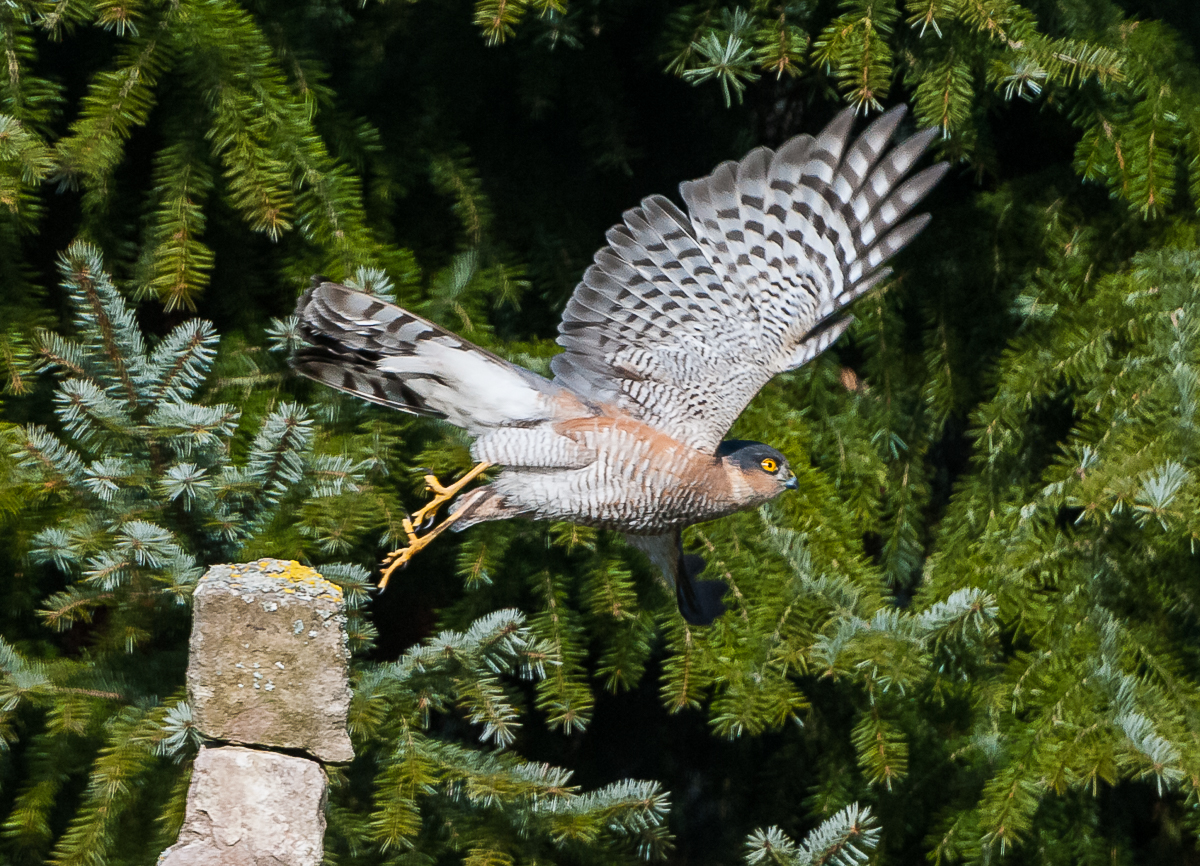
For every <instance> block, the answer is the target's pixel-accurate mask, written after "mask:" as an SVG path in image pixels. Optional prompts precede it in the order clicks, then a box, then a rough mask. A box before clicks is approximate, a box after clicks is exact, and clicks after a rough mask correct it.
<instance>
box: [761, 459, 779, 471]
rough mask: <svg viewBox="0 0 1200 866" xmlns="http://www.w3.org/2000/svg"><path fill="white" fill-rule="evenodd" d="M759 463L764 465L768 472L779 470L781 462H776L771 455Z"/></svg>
mask: <svg viewBox="0 0 1200 866" xmlns="http://www.w3.org/2000/svg"><path fill="white" fill-rule="evenodd" d="M759 465H760V466H762V468H763V469H764V470H766V471H767V472H777V471H779V464H778V463H776V462H775V461H774V460H772V459H771V458H770V457H767V458H765V459H764V460H763V462H762V463H760V464H759Z"/></svg>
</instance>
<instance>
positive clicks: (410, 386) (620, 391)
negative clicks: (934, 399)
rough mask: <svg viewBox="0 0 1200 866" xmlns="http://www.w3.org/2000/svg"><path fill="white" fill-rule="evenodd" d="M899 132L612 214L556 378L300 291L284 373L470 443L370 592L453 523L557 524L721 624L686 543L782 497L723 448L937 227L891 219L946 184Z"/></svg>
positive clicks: (794, 156)
mask: <svg viewBox="0 0 1200 866" xmlns="http://www.w3.org/2000/svg"><path fill="white" fill-rule="evenodd" d="M903 116H904V107H903V106H898V107H897V108H894V109H892V110H891V111H888V112H887V113H885V114H883V115H882V116H880V117H879V118H878V119H876V120H875V121H874V122H873V123H871V124H870V125H869V126H868V127H867V128H866V129H865V130H864V131H863V132H862V134H861V135H860V136H859V137H858V138H857V139H856V140H854V141H853V143H850V131H851V127H852V126H853V120H854V115H853V113H852V112H851V111H850V110H846V111H844V112H842V113H841V114H839V115H838V116H837V117H836V118H835V119H834V120H833V122H831V123H830V124H829V125H828V126H827V127H826V128H825V129H824V130H823V131H822V132H821V133H820V134H819V135H817V136H816V137H815V138H814V137H813V136H809V135H800V136H797V137H795V138H793V139H791V140H790V141H788V142H786V143H785V144H784V145H783V146H782V147H780V148H779V149H778V150H775V151H772V150H769V149H768V148H765V147H759V148H756V149H755V150H752V151H751V152H750V153H749V154H747V155H746V156H745V157H744V158H743V159H742V160H741V161H740V162H732V161H731V162H725V163H722V164H721V165H719V166H717V168H716V170H715V171H714V172H713V173H712V174H710V175H709V176H707V177H704V178H701V179H699V180H694V181H688V182H685V183H683V184H681V185H680V187H679V191H680V193H681V195H682V197H683V201H684V203H685V205H686V208H687V209H686V211H684V210H681V209H680V208H679V207H678V206H676V205H675V203H674V202H672V201H671V200H670V199H667V198H665V197H663V196H657V195H655V196H650V197H648V198H645V199H643V200H642V202H641V205H640V207H636V208H633V209H632V210H628V211H626V212H625V213H624V214H623V215H622V222H621V223H619V224H618V225H616V226H614V227H613V228H611V229H610V230H609V231H608V234H607V240H608V244H607V246H605V247H603V248H602V249H601V250H600V251H599V252H598V253H596V256H595V261H594V263H593V264H592V265H591V266H590V267H589V268H588V269H587V270H586V271H585V272H584V274H583V280H582V282H580V283H579V285H578V286H577V287H576V288H575V292H574V294H573V295H572V296H571V299H570V301H569V302H568V303H567V306H566V309H565V310H564V311H563V317H562V323H561V324H560V325H559V328H558V330H559V337H558V343H559V345H561V346H562V347H563V349H564V350H565V351H563V352H562V353H561V354H559V355H557V356H556V357H555V358H554V359H553V360H552V361H551V362H550V369H551V371H552V373H553V378H552V379H547V378H545V377H543V376H540V375H538V374H536V373H534V372H531V371H529V370H526V369H524V368H522V367H519V366H517V365H515V364H512V363H510V362H508V361H506V360H504V359H503V358H501V357H499V356H497V355H495V354H493V353H491V352H488V351H486V350H485V349H482V348H480V347H479V346H476V345H473V344H472V343H470V342H468V341H467V340H464V339H463V338H462V337H459V336H457V335H455V334H453V333H451V332H450V331H447V330H446V329H445V328H442V327H441V326H440V325H436V324H434V323H433V322H430V321H428V320H426V319H423V318H421V317H420V316H417V315H414V314H413V313H410V312H408V311H407V310H403V309H400V308H399V307H396V306H393V305H392V304H388V303H386V302H384V301H382V300H379V299H378V298H375V297H373V296H371V295H368V294H365V293H363V292H359V291H356V290H354V289H351V288H347V287H346V286H342V285H338V284H336V283H332V282H328V281H325V280H324V279H322V278H320V277H316V278H314V279H313V285H312V287H311V288H309V290H308V291H307V292H305V294H304V295H303V297H301V298H300V301H299V303H298V305H297V308H296V315H297V317H298V318H299V322H300V330H301V335H302V336H303V338H304V340H305V342H306V344H305V345H304V346H303V347H302V348H300V349H299V350H298V351H297V352H296V354H295V356H294V358H293V365H294V367H295V369H296V370H298V371H299V372H300V373H302V374H304V375H306V376H309V377H311V378H313V379H315V380H317V381H319V382H322V383H324V384H326V385H329V386H330V387H333V388H337V389H339V390H342V391H346V392H348V393H351V394H355V395H357V396H359V397H361V398H363V399H365V400H369V401H371V402H373V403H378V404H381V405H383V406H389V407H391V408H393V409H398V410H400V411H402V412H409V413H412V414H416V415H426V416H430V417H434V418H441V419H444V420H446V421H449V422H450V423H451V424H454V425H456V426H458V427H461V428H463V429H464V430H466V431H467V432H468V433H470V434H471V435H472V436H474V437H475V440H474V444H473V445H472V446H471V455H472V457H473V458H474V459H475V460H476V461H477V462H478V465H477V466H476V467H475V469H473V470H472V471H471V472H470V473H468V475H467V476H464V477H463V478H462V479H460V480H459V481H458V482H456V483H455V484H451V485H449V486H446V487H443V486H442V485H441V484H439V483H438V481H437V479H436V478H434V477H432V476H429V477H427V479H426V481H427V482H428V483H429V484H430V488H431V489H432V490H433V492H434V493H435V497H434V500H433V501H432V502H431V503H430V504H429V505H428V506H426V507H425V508H424V509H422V510H421V511H419V512H417V514H415V515H413V517H412V518H411V519H410V520H409V521H407V522H406V524H405V530H406V532H407V533H408V536H409V545H408V546H407V547H406V548H403V549H402V550H398V551H396V552H394V553H393V554H391V555H390V556H389V559H388V560H387V561H385V571H384V579H383V580H382V581H381V585H383V584H386V579H387V577H389V576H390V575H391V573H392V571H393V570H394V569H395V568H397V567H399V566H400V565H401V564H403V563H404V562H407V560H408V558H409V557H410V556H411V555H412V554H413V553H415V552H416V551H417V550H420V549H421V548H423V547H424V546H426V545H427V544H428V543H429V542H430V541H431V540H432V539H433V538H434V537H435V536H436V535H437V534H438V533H440V532H441V531H443V530H444V529H445V528H447V527H448V526H450V525H453V526H454V528H455V529H465V528H467V527H469V526H472V525H474V524H477V523H480V522H482V521H485V520H501V519H505V518H509V517H525V518H531V519H534V520H558V521H569V522H572V523H576V524H582V525H584V526H592V527H597V528H601V529H609V530H615V531H617V532H621V533H623V534H624V536H625V538H626V540H627V541H628V542H629V543H630V544H632V545H633V546H634V547H635V548H637V549H638V550H641V551H643V552H644V553H645V554H646V555H647V556H648V557H649V559H650V560H651V562H652V563H653V564H654V565H656V566H657V567H659V568H660V569H661V570H662V573H663V576H664V578H665V579H666V581H667V584H668V585H669V586H671V587H672V588H673V589H674V591H675V594H676V598H677V600H678V604H679V610H680V612H681V613H682V615H683V617H684V618H685V619H686V620H687V621H688V622H690V623H694V624H707V623H710V622H712V620H713V619H714V618H715V617H717V616H719V615H720V614H721V613H722V612H723V611H724V605H723V603H722V596H723V595H724V592H725V590H726V588H727V587H726V584H725V583H724V581H720V580H699V579H698V575H699V573H700V571H701V570H702V569H703V567H704V564H703V561H702V560H701V559H700V557H698V556H694V555H688V554H684V552H683V549H682V544H681V535H680V533H681V531H682V530H683V528H684V527H686V526H689V525H691V524H693V523H699V522H701V521H707V520H712V519H714V518H718V517H723V516H725V515H728V514H732V513H733V512H735V511H740V510H742V509H744V508H750V507H753V506H757V505H761V504H763V503H765V502H768V501H770V500H772V499H774V498H775V497H776V496H778V495H779V494H780V493H782V492H783V491H785V490H788V489H795V488H796V486H797V482H796V477H795V475H793V473H792V471H791V469H790V468H789V466H788V461H787V458H786V457H784V456H783V454H781V453H780V452H779V451H777V450H776V449H774V448H772V447H771V446H769V445H764V444H762V443H760V442H749V441H743V440H736V439H735V440H727V439H724V438H723V437H724V436H725V434H726V433H727V432H728V431H729V428H730V427H731V426H732V424H733V422H734V421H735V420H736V419H737V417H738V415H739V414H741V412H742V410H743V409H744V408H745V407H746V405H747V404H748V403H749V402H750V400H751V399H752V398H753V397H754V395H755V394H757V393H758V391H759V389H761V388H762V387H763V386H764V385H765V384H766V383H767V382H768V381H770V380H771V378H772V377H774V376H776V375H778V374H779V373H782V372H784V371H785V370H792V369H795V368H796V367H799V366H800V365H802V364H804V363H805V362H807V361H809V360H811V359H812V358H814V357H815V356H816V355H818V354H819V353H821V352H822V351H823V350H824V349H826V348H827V347H828V346H829V345H830V344H831V343H832V342H833V341H834V340H836V339H837V337H838V336H839V335H840V334H841V333H842V332H843V331H845V330H846V328H847V327H848V326H849V324H850V322H851V318H850V316H849V315H848V314H847V313H846V307H847V306H848V305H849V304H850V303H851V302H852V301H854V300H855V299H856V298H859V297H862V296H863V295H864V294H866V293H867V292H868V291H870V290H871V288H873V287H874V286H876V285H878V284H879V282H880V281H881V280H883V279H884V278H886V277H887V276H888V275H889V274H890V273H891V269H890V268H886V267H883V264H884V262H886V261H887V260H888V259H889V258H890V257H891V256H892V255H894V254H895V253H896V251H897V250H899V249H900V248H901V247H903V246H904V245H905V244H907V243H908V242H909V241H910V240H912V239H913V237H914V236H916V234H917V233H918V232H919V231H920V230H921V229H922V228H924V227H925V225H926V223H927V222H928V221H929V216H928V214H922V215H920V216H915V217H912V218H909V219H905V217H906V215H907V214H908V213H909V211H910V210H911V209H912V207H913V206H914V205H915V204H917V202H919V201H920V200H921V198H922V197H924V196H925V194H926V193H928V192H929V190H930V189H931V188H932V187H933V186H934V185H935V184H936V183H937V182H938V180H940V179H941V177H942V175H943V174H944V173H945V171H946V168H947V165H946V164H945V163H941V164H939V165H935V166H933V167H931V168H926V169H924V170H923V171H920V172H918V173H916V174H914V175H912V176H911V177H909V178H908V180H905V179H904V178H905V176H906V175H908V173H909V170H910V169H911V168H912V167H913V165H914V164H915V163H916V162H917V160H918V159H919V157H920V156H921V154H922V153H923V152H924V150H925V149H926V147H928V145H929V144H930V142H931V141H932V140H933V139H934V137H935V135H936V134H937V130H936V129H930V130H926V131H925V132H921V133H918V134H916V135H914V136H912V137H911V138H909V139H907V140H906V141H904V142H903V143H901V144H899V145H897V146H895V147H892V148H891V149H889V143H890V141H891V138H892V135H893V133H894V132H895V130H896V127H897V126H898V125H899V123H900V121H901V119H902V117H903ZM491 466H500V467H502V469H501V471H500V472H499V473H498V474H497V475H496V477H495V478H494V480H492V481H491V483H489V484H486V485H483V486H481V487H477V488H475V489H473V490H471V491H469V492H467V493H465V494H462V495H461V496H460V495H458V494H459V493H460V492H461V491H462V490H463V489H464V487H465V486H466V484H467V483H468V482H470V481H471V480H473V479H474V478H475V477H477V476H478V475H479V474H480V473H481V472H483V471H484V470H485V469H487V468H488V467H491ZM456 496H457V497H458V498H457V499H456V500H455V501H454V503H453V505H452V506H451V510H450V514H449V517H447V518H446V519H445V520H444V521H443V522H442V523H441V524H439V525H437V526H435V527H433V528H431V529H429V530H428V531H427V532H422V531H421V530H422V529H423V526H422V523H423V521H425V520H427V519H428V520H431V521H432V519H433V517H434V515H435V513H436V511H437V509H438V508H439V507H440V506H441V505H443V504H445V503H446V502H449V501H450V500H451V499H453V498H454V497H456Z"/></svg>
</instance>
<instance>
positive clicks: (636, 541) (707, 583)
mask: <svg viewBox="0 0 1200 866" xmlns="http://www.w3.org/2000/svg"><path fill="white" fill-rule="evenodd" d="M625 540H626V541H627V542H628V543H629V545H630V546H631V547H635V548H637V549H638V550H640V551H641V552H642V553H644V554H646V557H647V558H648V559H649V560H650V562H651V563H653V564H654V565H656V566H658V567H659V569H661V571H662V574H663V579H664V580H666V582H667V586H669V587H671V588H672V589H674V590H675V600H676V602H678V604H679V612H680V613H681V614H682V615H683V618H684V619H685V620H687V621H688V622H690V623H691V624H692V625H711V624H712V621H713V620H715V619H716V618H717V617H719V616H720V615H721V614H723V613H724V612H725V602H723V601H722V600H721V596H723V595H725V593H726V591H727V590H728V589H729V585H728V584H727V583H725V581H723V580H700V573H701V572H702V571H704V560H703V559H702V558H701V557H699V556H696V555H695V554H694V553H684V552H683V535H682V533H681V532H680V530H678V529H674V530H672V531H671V532H665V533H663V534H661V535H626V536H625Z"/></svg>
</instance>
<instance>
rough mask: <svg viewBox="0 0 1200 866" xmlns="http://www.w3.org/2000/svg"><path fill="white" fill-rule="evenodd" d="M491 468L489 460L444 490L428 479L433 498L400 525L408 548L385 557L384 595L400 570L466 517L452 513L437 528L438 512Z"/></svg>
mask: <svg viewBox="0 0 1200 866" xmlns="http://www.w3.org/2000/svg"><path fill="white" fill-rule="evenodd" d="M491 465H492V464H491V463H487V462H486V461H485V462H483V463H480V464H479V465H477V466H476V467H475V468H474V469H472V470H471V471H470V472H468V473H467V474H466V475H464V476H463V477H462V478H460V479H458V480H457V481H455V482H454V483H453V484H451V485H450V486H449V487H443V486H442V485H441V483H440V482H439V481H438V480H437V478H436V477H434V476H433V475H426V476H425V484H426V486H427V487H428V488H429V489H430V490H431V491H432V492H433V499H432V500H430V501H429V502H428V503H426V504H425V506H424V507H422V508H421V509H420V510H419V511H417V512H416V513H415V514H411V515H409V516H407V517H405V518H404V520H402V521H401V522H400V525H401V526H402V527H403V528H404V534H405V536H407V539H408V545H407V546H406V547H401V548H399V549H397V550H393V551H392V552H391V553H389V554H388V555H387V556H385V557H384V558H383V563H382V566H383V573H382V574H381V575H380V578H379V584H378V588H379V591H380V592H382V591H383V590H385V589H387V584H388V581H389V580H390V579H391V577H392V574H393V573H394V572H395V571H396V570H397V569H400V568H404V566H406V565H407V564H408V561H409V560H410V559H412V558H413V556H415V555H416V554H417V553H419V552H420V551H421V550H424V549H425V548H426V547H428V546H429V543H430V542H431V541H433V540H434V539H435V538H437V537H438V536H439V535H441V534H442V533H443V532H445V531H446V529H448V528H449V527H450V525H451V524H452V523H454V521H456V520H458V518H459V517H461V516H462V512H461V511H459V512H456V513H454V514H451V515H450V516H449V517H447V518H446V519H445V520H443V521H442V522H441V523H438V524H437V525H434V524H435V521H436V520H437V512H438V509H439V508H441V507H442V506H443V505H445V504H446V503H447V502H449V501H450V500H451V499H453V498H454V497H455V496H457V495H458V493H459V492H460V491H461V490H462V489H463V488H464V487H466V486H467V485H468V484H470V483H471V482H472V481H474V480H475V479H476V478H477V477H479V475H480V474H481V473H483V472H484V471H485V470H486V469H488V467H490V466H491Z"/></svg>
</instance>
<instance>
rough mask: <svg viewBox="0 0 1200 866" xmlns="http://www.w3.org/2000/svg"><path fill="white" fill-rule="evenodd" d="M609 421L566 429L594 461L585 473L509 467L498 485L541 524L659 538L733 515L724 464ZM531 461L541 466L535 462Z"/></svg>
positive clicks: (513, 504)
mask: <svg viewBox="0 0 1200 866" xmlns="http://www.w3.org/2000/svg"><path fill="white" fill-rule="evenodd" d="M606 420H607V419H597V420H595V421H592V420H591V419H588V422H587V423H585V422H580V423H578V424H575V425H572V426H571V427H570V428H568V429H565V430H561V431H560V432H563V433H564V434H565V435H568V436H570V437H571V438H572V439H573V440H574V441H576V442H577V443H578V444H579V446H580V447H581V449H583V450H586V451H587V452H591V453H593V454H594V455H595V459H594V460H593V461H591V462H590V463H588V464H587V465H585V466H581V467H578V468H551V467H545V468H536V467H534V466H513V465H511V463H510V465H509V468H506V469H505V470H504V471H503V472H502V473H501V474H500V475H499V476H498V477H497V478H496V480H495V481H494V482H493V484H492V486H493V487H494V488H495V489H496V491H497V492H498V493H500V494H501V495H502V496H503V497H504V500H505V504H506V505H507V506H508V507H512V508H515V509H519V510H520V511H523V512H525V513H527V514H528V515H529V516H530V517H533V518H534V519H537V520H564V521H569V522H571V523H578V524H582V525H584V526H595V527H598V528H601V529H615V530H620V531H623V532H633V533H653V532H662V531H666V530H669V529H672V528H675V527H678V526H685V525H687V524H690V523H696V522H697V521H702V520H711V519H713V518H716V517H721V516H723V515H726V514H731V513H732V512H734V511H736V510H737V509H738V507H739V504H738V503H735V502H734V501H732V497H731V496H730V491H729V484H728V481H727V479H726V477H725V472H724V470H723V469H722V468H721V465H720V463H719V461H717V460H716V459H715V458H714V457H713V456H712V455H708V454H703V453H701V452H698V451H696V450H694V449H692V448H689V447H687V446H686V445H683V444H682V443H679V442H676V441H675V440H673V439H670V438H669V437H666V436H664V435H663V434H662V433H660V432H658V431H656V430H653V429H652V428H649V427H647V426H645V425H643V424H640V423H631V422H629V421H626V420H621V421H617V422H610V423H605V421H606ZM529 462H531V463H532V462H534V461H533V459H532V457H531V459H530V461H529Z"/></svg>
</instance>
